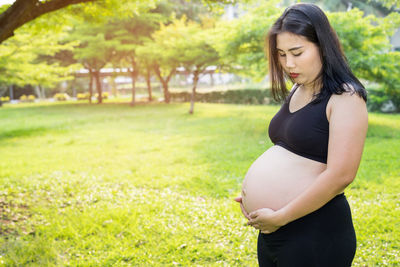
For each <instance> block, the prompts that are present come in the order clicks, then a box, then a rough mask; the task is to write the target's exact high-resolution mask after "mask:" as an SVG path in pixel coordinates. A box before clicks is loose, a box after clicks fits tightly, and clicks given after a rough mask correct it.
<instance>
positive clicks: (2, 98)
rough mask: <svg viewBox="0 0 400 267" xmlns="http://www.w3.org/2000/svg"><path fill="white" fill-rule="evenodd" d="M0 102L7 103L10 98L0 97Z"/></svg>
mask: <svg viewBox="0 0 400 267" xmlns="http://www.w3.org/2000/svg"><path fill="white" fill-rule="evenodd" d="M0 100H1V102H9V101H10V97H9V96H2V97H0Z"/></svg>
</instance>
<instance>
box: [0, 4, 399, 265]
mask: <svg viewBox="0 0 400 267" xmlns="http://www.w3.org/2000/svg"><path fill="white" fill-rule="evenodd" d="M6 2H9V3H6ZM294 2H298V1H288V0H284V1H278V0H271V1H255V0H242V1H240V0H237V1H230V0H225V1H218V0H202V1H201V0H198V1H185V0H169V1H166V0H164V1H161V0H150V1H144V0H132V1H128V0H123V1H116V0H97V1H85V0H83V1H81V0H71V1H66V0H64V1H60V0H50V1H37V0H29V1H21V0H17V1H2V2H0V4H4V5H2V6H1V7H0V13H1V15H0V42H1V43H0V96H1V98H0V100H1V102H0V103H1V104H2V106H1V107H0V123H1V126H2V127H1V129H0V144H1V146H0V157H1V161H0V265H4V266H161V265H162V266H164V265H167V266H175V265H177V266H256V264H257V261H256V237H257V232H256V231H255V230H254V229H252V228H249V227H246V222H245V220H244V218H243V216H242V215H241V212H240V209H239V207H238V205H237V203H235V202H234V201H233V197H235V196H237V195H239V193H240V188H241V182H242V180H243V177H244V175H245V173H246V171H247V169H248V167H249V166H250V165H251V163H252V162H253V161H254V160H255V159H256V158H257V157H258V156H259V155H260V154H261V153H263V152H264V151H265V150H266V149H268V147H270V146H271V145H272V143H271V142H270V140H269V139H268V136H267V128H268V123H269V121H270V120H271V118H272V116H273V115H274V114H275V113H276V112H277V111H278V109H279V103H277V102H275V101H274V100H273V99H272V98H271V95H270V91H269V88H268V78H267V74H268V66H267V63H268V62H267V60H266V58H265V53H264V37H265V34H266V33H267V31H268V29H269V27H270V26H271V24H272V22H273V21H274V20H275V19H276V18H277V17H278V16H279V15H280V14H281V13H282V11H283V9H284V8H285V7H287V6H289V5H290V4H292V3H294ZM309 2H315V3H317V4H318V5H319V6H321V7H322V8H323V9H324V10H325V11H326V12H327V15H328V17H329V19H330V21H331V23H332V25H333V27H334V28H335V30H336V31H337V33H338V35H339V38H340V39H341V41H342V45H343V49H344V51H345V54H346V57H347V58H348V61H349V64H350V66H351V67H352V69H353V71H354V72H355V74H356V76H357V77H359V78H360V79H361V81H362V82H363V84H364V85H365V86H366V89H367V90H368V109H369V129H368V134H367V140H366V144H365V149H364V155H363V158H362V162H361V165H360V170H359V172H358V174H357V177H356V179H355V181H354V182H353V183H352V184H351V185H350V186H349V188H348V189H347V190H346V195H347V197H348V199H349V202H350V205H351V207H352V211H353V217H354V223H355V228H356V233H357V237H358V250H357V254H356V258H355V260H354V266H398V265H400V252H399V250H400V240H399V237H398V236H400V230H399V229H400V227H399V226H400V222H399V218H400V201H399V199H400V193H399V192H400V190H399V189H400V181H399V179H398V178H399V176H400V164H399V161H398V152H399V151H400V143H399V142H398V140H399V139H398V138H399V136H400V117H399V114H398V112H399V110H400V66H399V62H400V51H399V50H400V31H399V28H400V14H399V12H400V4H399V3H398V2H397V1H395V0H392V1H390V0H370V1H369V0H325V1H309ZM288 86H290V84H288Z"/></svg>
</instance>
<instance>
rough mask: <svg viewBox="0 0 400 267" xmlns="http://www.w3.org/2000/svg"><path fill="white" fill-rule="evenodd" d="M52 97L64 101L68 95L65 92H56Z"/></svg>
mask: <svg viewBox="0 0 400 267" xmlns="http://www.w3.org/2000/svg"><path fill="white" fill-rule="evenodd" d="M53 98H54V99H55V100H57V101H66V100H67V99H69V95H68V94H66V93H58V94H55V95H54V96H53Z"/></svg>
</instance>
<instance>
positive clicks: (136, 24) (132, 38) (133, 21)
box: [107, 12, 162, 105]
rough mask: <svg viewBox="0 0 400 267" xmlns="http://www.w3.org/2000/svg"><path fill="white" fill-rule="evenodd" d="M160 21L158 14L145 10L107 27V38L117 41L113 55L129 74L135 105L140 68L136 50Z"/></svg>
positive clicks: (133, 103) (132, 102) (147, 38)
mask: <svg viewBox="0 0 400 267" xmlns="http://www.w3.org/2000/svg"><path fill="white" fill-rule="evenodd" d="M161 21H162V17H161V15H160V14H157V13H153V12H146V13H143V14H140V15H139V16H135V17H133V18H130V19H124V20H115V21H114V22H112V23H111V24H110V26H109V27H108V29H107V32H108V38H110V39H112V40H115V41H117V45H116V47H115V54H114V56H115V57H117V58H118V60H119V61H120V64H121V66H126V67H127V68H128V71H129V73H130V75H131V79H132V101H131V105H135V94H136V80H137V78H138V76H139V70H140V67H139V59H138V56H137V52H136V50H137V48H138V47H140V46H141V45H143V43H144V42H145V41H148V40H149V38H150V35H151V33H153V32H154V31H155V30H156V29H157V28H158V27H159V23H160V22H161ZM143 72H144V71H143ZM147 73H149V72H148V71H147ZM147 75H148V74H147Z"/></svg>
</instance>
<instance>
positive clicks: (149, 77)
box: [146, 67, 153, 102]
mask: <svg viewBox="0 0 400 267" xmlns="http://www.w3.org/2000/svg"><path fill="white" fill-rule="evenodd" d="M150 79H151V68H150V67H147V72H146V83H147V91H148V93H149V102H151V101H152V100H153V97H152V96H151V81H150Z"/></svg>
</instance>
